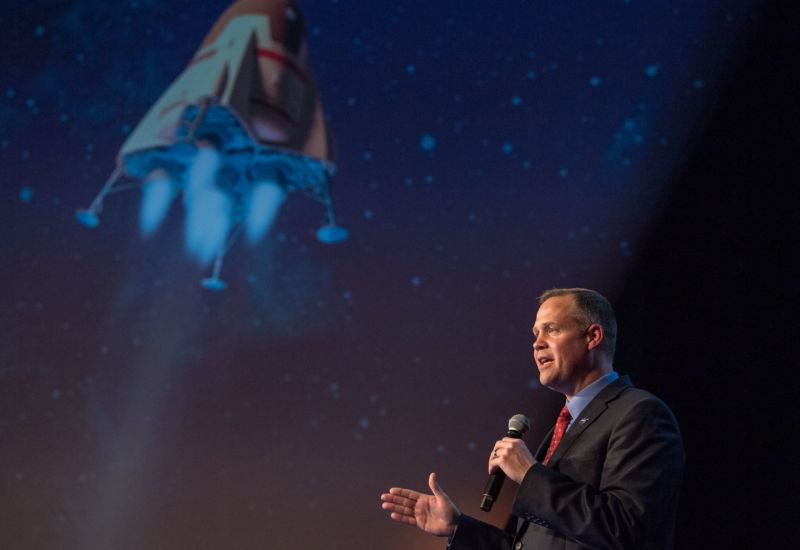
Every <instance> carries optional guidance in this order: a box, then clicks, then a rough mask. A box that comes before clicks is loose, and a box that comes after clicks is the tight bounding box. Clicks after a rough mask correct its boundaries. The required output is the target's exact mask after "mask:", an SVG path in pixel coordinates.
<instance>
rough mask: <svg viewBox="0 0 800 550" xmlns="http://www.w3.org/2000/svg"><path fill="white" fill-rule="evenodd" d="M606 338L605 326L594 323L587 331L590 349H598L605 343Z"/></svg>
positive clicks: (587, 342)
mask: <svg viewBox="0 0 800 550" xmlns="http://www.w3.org/2000/svg"><path fill="white" fill-rule="evenodd" d="M604 338H605V332H604V331H603V325H601V324H599V323H592V324H591V325H589V326H588V327H587V329H586V346H587V348H588V349H590V350H592V349H594V348H596V347H598V346H599V345H600V344H601V343H603V339H604Z"/></svg>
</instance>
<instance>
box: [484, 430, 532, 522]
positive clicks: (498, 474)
mask: <svg viewBox="0 0 800 550" xmlns="http://www.w3.org/2000/svg"><path fill="white" fill-rule="evenodd" d="M506 437H513V438H514V439H520V438H521V437H522V434H521V433H519V432H518V431H517V430H508V433H507V434H506ZM505 480H506V473H505V472H504V471H503V470H501V469H500V468H495V469H494V470H492V473H491V474H489V479H487V480H486V487H484V488H483V495H481V510H483V511H484V512H489V511H491V509H492V506H494V502H495V501H496V500H497V496H498V495H499V494H500V489H502V487H503V482H504V481H505Z"/></svg>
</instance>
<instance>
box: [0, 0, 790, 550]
mask: <svg viewBox="0 0 800 550" xmlns="http://www.w3.org/2000/svg"><path fill="white" fill-rule="evenodd" d="M3 11H4V15H3V16H2V18H3V25H2V27H3V29H4V30H3V31H2V32H0V35H2V40H3V51H4V61H3V63H2V64H0V177H2V186H0V191H2V193H3V195H2V201H0V204H2V208H3V213H2V219H3V221H4V223H5V226H6V227H7V228H8V231H7V232H6V234H5V243H4V244H3V248H4V250H5V252H4V254H3V259H4V261H3V262H2V263H1V264H0V265H1V266H2V267H1V268H0V269H1V270H2V271H1V273H2V275H0V277H2V278H1V279H0V289H2V290H0V296H2V302H0V305H2V315H0V334H2V345H0V388H2V389H0V392H2V393H0V449H2V451H0V495H2V496H1V497H0V549H6V548H8V549H13V550H28V549H31V550H33V549H36V550H41V549H62V550H63V549H66V550H71V549H76V550H77V549H80V550H87V549H115V550H134V549H159V550H161V549H163V550H173V549H186V548H193V549H220V548H235V549H256V548H260V549H263V548H269V549H286V550H295V549H301V548H315V549H325V550H336V549H339V550H370V549H374V548H380V549H382V550H401V549H402V550H407V549H412V548H413V549H415V550H434V549H443V548H444V547H445V546H446V544H447V543H446V541H447V539H446V538H439V537H430V536H426V535H424V534H421V533H419V532H418V531H419V529H416V528H413V527H410V526H407V525H399V524H398V523H397V522H394V521H391V519H390V518H389V517H387V514H386V512H385V510H383V509H382V508H381V503H380V502H379V497H380V495H381V494H382V493H384V492H385V491H387V490H388V489H389V488H390V487H410V488H414V489H415V490H419V491H428V490H429V489H428V480H429V477H428V476H429V474H430V473H431V472H436V474H437V479H438V480H439V482H440V483H441V485H442V487H445V488H446V489H447V494H448V495H450V497H451V498H452V499H453V500H454V501H455V502H457V503H458V504H459V506H460V507H461V511H462V512H463V513H464V514H467V515H469V516H472V517H477V518H480V519H482V520H484V521H486V522H490V523H492V524H493V525H496V526H501V527H502V526H503V525H504V524H505V522H506V520H507V519H508V514H509V513H510V511H511V510H512V502H513V499H514V486H513V483H512V481H508V480H507V481H506V482H505V483H506V485H505V488H504V489H503V492H502V493H501V494H500V496H499V497H498V498H497V499H496V502H495V501H493V507H492V509H491V511H489V512H486V511H482V510H481V508H480V504H481V498H480V497H481V495H480V489H481V487H482V486H483V484H484V482H485V480H486V475H487V471H486V469H487V457H488V456H489V453H490V451H491V450H492V445H493V444H494V443H495V442H496V441H497V439H498V438H499V437H502V435H503V434H504V433H506V426H507V425H508V419H509V418H513V417H514V415H517V414H522V415H524V416H525V417H526V418H528V419H529V420H530V423H529V424H530V429H527V426H526V432H525V433H524V435H522V436H521V437H523V438H524V441H526V442H527V445H528V446H529V447H533V448H535V447H536V445H538V443H539V442H540V441H541V440H542V438H543V437H544V436H545V434H547V433H548V432H549V430H550V429H551V428H552V427H553V423H554V422H555V419H556V417H557V416H558V411H559V409H561V407H562V405H563V404H564V396H563V395H560V394H558V393H555V392H553V391H551V390H550V389H548V388H547V387H543V386H542V384H541V383H540V378H539V372H538V370H537V367H536V366H535V365H534V363H533V359H532V353H531V346H532V340H533V337H532V326H533V324H534V322H535V319H536V314H537V308H538V303H537V297H538V296H539V295H540V294H541V293H542V292H544V291H546V290H548V289H551V288H554V287H588V288H594V289H597V290H598V291H600V292H601V293H603V294H604V295H605V296H607V297H608V298H609V299H610V300H611V302H612V303H613V304H614V305H615V307H616V306H617V304H621V305H625V304H627V309H626V308H624V307H620V308H619V311H620V312H622V313H620V314H619V319H620V331H619V333H620V336H619V343H618V346H617V349H618V352H617V357H618V358H619V360H618V363H617V364H616V366H615V368H616V369H617V370H618V371H619V372H620V373H621V374H623V375H625V374H630V375H631V377H632V378H633V379H634V381H635V382H636V384H637V386H638V385H641V387H643V388H645V389H648V390H651V389H652V390H653V393H655V394H657V395H659V396H661V395H666V397H664V400H665V402H668V403H669V404H670V405H671V406H672V407H673V410H675V411H676V416H677V418H678V422H679V424H680V426H681V429H684V430H686V431H687V434H688V435H685V440H686V441H687V456H689V457H690V459H691V460H694V461H695V462H692V463H689V466H690V467H695V466H693V465H696V464H697V463H698V462H697V461H698V460H699V458H698V457H699V456H701V453H700V452H698V451H697V450H694V449H692V448H690V447H689V443H690V442H691V441H692V437H693V433H694V432H693V431H692V430H695V431H698V430H700V427H699V426H700V424H701V423H698V422H692V421H691V417H690V418H689V419H687V417H686V414H685V412H683V413H682V412H681V411H682V409H681V407H684V409H683V411H685V410H686V408H688V405H686V403H687V402H688V401H689V400H690V399H693V398H694V397H693V396H694V395H695V393H697V392H700V391H701V390H702V389H704V388H707V387H709V385H706V386H703V385H702V384H700V383H697V384H694V385H693V387H692V388H689V389H685V390H680V391H678V390H674V391H672V393H669V391H662V392H661V393H659V391H658V390H660V389H661V390H663V386H662V387H661V388H660V387H659V384H662V383H666V384H669V383H672V384H673V385H672V386H669V388H673V389H674V388H675V387H676V386H677V384H678V381H685V380H687V379H690V378H692V376H694V374H695V373H696V371H695V370H692V369H697V370H700V369H698V368H697V366H696V365H693V364H691V361H690V360H689V359H687V358H686V356H687V355H692V354H694V353H697V352H698V351H697V350H703V349H707V348H708V346H706V345H705V342H702V343H698V344H697V345H696V346H685V347H684V348H683V349H681V350H679V351H674V350H672V349H670V350H668V351H665V350H662V349H660V348H659V349H653V346H652V345H651V343H650V342H651V341H650V340H648V341H647V342H645V341H644V340H639V339H637V337H635V336H632V335H634V334H637V335H638V334H640V333H641V332H643V331H644V328H643V323H638V322H637V319H638V317H636V316H632V315H631V314H630V311H634V312H638V313H639V314H641V315H644V314H651V315H657V314H658V313H659V312H660V311H661V309H660V308H662V307H667V306H669V303H670V300H669V299H664V300H663V302H659V303H656V302H654V301H647V300H636V299H634V298H631V297H630V296H631V294H630V293H631V292H633V290H635V289H639V290H640V291H642V292H644V291H643V290H642V289H649V288H651V287H652V288H658V289H661V288H662V287H668V286H669V283H668V282H667V283H664V284H662V280H661V279H656V276H655V275H653V276H652V277H650V278H648V277H640V278H638V279H637V280H636V281H633V280H632V276H631V275H630V274H631V273H635V272H636V271H635V270H637V269H642V268H641V266H642V265H643V263H642V262H644V261H645V259H646V258H648V257H649V256H647V254H649V253H650V251H651V250H653V249H652V247H650V246H649V245H648V243H651V242H652V239H654V238H655V237H654V235H655V236H657V235H659V233H658V231H659V229H660V228H661V227H662V225H661V224H662V223H663V220H664V219H667V218H669V217H670V216H672V218H676V215H675V214H674V212H675V210H671V208H673V207H672V206H671V205H672V204H673V201H674V200H676V199H674V197H676V196H679V194H678V190H679V189H684V188H685V187H686V186H687V185H688V184H683V183H682V182H683V179H681V178H682V177H683V175H684V174H687V173H691V172H692V170H691V166H692V165H691V164H689V163H690V161H691V159H692V158H694V156H693V155H695V154H696V153H695V149H694V148H695V147H696V146H697V144H698V143H707V142H709V141H710V142H714V143H717V142H721V140H722V138H719V139H716V138H715V139H711V138H704V134H703V131H704V129H705V128H706V127H708V125H709V124H710V123H711V122H713V121H714V120H715V119H714V117H715V116H716V115H715V113H716V112H717V111H715V109H717V108H718V107H717V106H718V105H719V104H720V102H721V101H722V100H723V99H724V98H725V97H726V95H725V94H724V92H725V90H727V89H728V88H729V87H730V86H732V85H733V84H732V83H735V82H736V78H734V77H733V76H732V75H733V74H734V69H735V68H736V67H738V63H739V62H740V60H741V59H742V58H743V57H742V56H743V55H744V54H743V53H742V52H747V51H748V50H747V47H746V46H747V44H746V42H745V41H744V38H742V37H745V38H746V37H747V36H750V34H748V33H752V31H751V30H749V29H751V28H754V25H755V24H756V23H757V22H758V21H759V20H758V19H757V18H756V16H755V15H754V14H757V11H755V8H754V5H753V3H752V2H749V1H747V0H731V1H725V2H722V1H719V0H671V1H663V2H662V1H659V2H650V1H640V0H607V1H605V0H604V1H602V2H591V3H587V2H583V1H577V0H575V1H572V0H565V1H559V2H536V1H531V0H509V1H503V2H485V1H478V0H440V1H436V2H420V1H411V0H385V1H384V0H378V1H371V2H356V1H355V0H235V1H234V0H209V1H206V2H194V1H188V0H159V1H156V0H121V1H114V2H105V1H100V0H71V1H69V2H63V1H56V0H40V1H36V2H23V1H20V0H12V1H11V3H10V4H8V3H7V4H6V5H4V10H3ZM758 13H760V12H758ZM754 22H755V23H754ZM787 51H788V50H787ZM753 88H754V89H755V88H757V86H755V85H754V86H753ZM743 111H746V110H743ZM747 114H748V113H747V112H743V115H742V116H744V115H747ZM710 121H711V122H710ZM726 135H731V132H727V133H726V132H720V136H722V137H725V136H726ZM759 135H761V134H759ZM764 135H766V133H765V134H764ZM716 137H719V136H716ZM704 140H705V141H704ZM746 156H747V155H739V157H738V158H741V159H744V160H741V162H745V160H746V159H745V157H746ZM707 157H709V158H710V156H708V155H707ZM687 166H689V168H687ZM741 172H742V174H749V172H747V170H741ZM708 173H712V174H713V173H714V172H713V170H709V172H708ZM708 173H703V172H701V171H697V174H698V175H697V176H696V177H697V180H696V181H698V182H699V183H696V184H695V183H694V182H695V180H691V182H690V183H691V184H692V185H695V187H693V188H691V191H692V192H695V188H696V189H697V191H696V192H697V194H698V196H700V195H701V192H702V190H703V189H704V187H703V184H702V182H701V181H700V178H701V176H702V177H703V178H706V179H708V178H709V176H708ZM742 177H744V175H743V176H742ZM748 177H749V176H748ZM753 179H754V180H758V181H759V182H761V181H762V180H761V179H758V178H756V177H753ZM764 181H766V180H764ZM676 182H677V183H676ZM679 184H680V185H679ZM759 185H761V183H759ZM689 187H691V186H689ZM707 195H708V197H711V198H710V199H709V201H712V202H713V204H715V205H720V207H722V206H725V205H726V204H731V203H733V202H734V199H735V198H736V196H737V195H735V194H733V193H731V194H726V193H718V194H716V193H711V192H710V191H709V192H708V193H707ZM692 197H693V195H692ZM688 202H689V203H691V201H688ZM665 213H666V214H665ZM698 218H702V217H701V216H698ZM729 218H733V217H732V216H726V215H719V216H716V217H713V216H710V217H709V219H710V220H712V222H713V223H717V224H723V223H730V224H734V223H735V221H736V220H733V221H731V220H729ZM753 218H754V219H756V218H758V217H757V216H754V217H753ZM702 219H703V220H705V218H702ZM759 219H760V218H759ZM703 223H705V221H703ZM713 223H710V225H709V227H711V229H707V228H706V227H705V226H703V227H702V228H701V230H698V231H686V232H685V233H683V234H680V235H679V236H677V237H675V238H672V239H671V240H669V239H667V241H668V242H669V246H667V247H665V248H666V250H667V252H665V256H664V257H666V258H667V260H669V261H674V262H684V261H687V262H688V261H689V260H690V259H691V258H692V255H691V254H688V253H682V252H681V250H685V249H690V247H692V246H694V243H699V242H703V240H704V239H707V238H708V235H709V234H712V233H714V229H713V228H714V227H717V226H714V225H713ZM719 227H722V225H719ZM727 227H728V226H725V229H724V230H723V229H719V230H718V231H719V233H725V234H726V237H727V234H728V233H729V232H730V231H728V229H727ZM735 227H738V226H735ZM731 242H732V243H734V244H735V243H736V242H738V241H736V239H731ZM731 246H733V244H732V245H731ZM680 247H685V248H680ZM717 248H718V249H719V250H728V249H727V248H725V247H724V246H721V247H717ZM731 256H734V254H733V253H731ZM742 257H744V258H745V260H742V261H743V262H745V261H746V258H747V257H746V256H742ZM736 258H737V260H736V261H738V259H739V256H736ZM653 263H657V261H656V260H653ZM667 263H668V262H667V261H666V260H665V261H664V264H665V265H666V264H667ZM659 270H661V271H659ZM686 271H687V272H688V271H690V268H689V267H687V269H686ZM691 271H692V272H693V273H694V274H695V275H697V274H698V273H699V274H702V273H704V272H705V270H704V269H694V270H691ZM720 271H721V272H724V273H726V275H725V277H727V276H728V275H727V274H728V273H733V274H734V275H735V273H737V271H736V269H732V270H730V271H728V270H722V269H720ZM654 272H655V273H663V274H664V275H663V277H664V278H665V279H666V278H667V274H671V273H672V272H669V271H668V270H666V268H663V269H662V266H661V265H660V264H659V265H658V269H654ZM734 275H732V276H731V280H733V277H734ZM698 276H701V275H698ZM721 278H724V277H721ZM636 285H639V286H636ZM647 285H650V286H647ZM696 286H697V288H701V289H703V291H705V289H706V288H713V285H704V284H701V283H698V284H697V285H696ZM632 289H633V290H632ZM675 292H676V293H679V292H683V290H682V289H677V290H675ZM683 294H684V295H688V294H687V293H686V292H683ZM673 302H674V301H673ZM626 312H627V313H626ZM703 312H704V315H706V316H713V312H714V308H712V307H708V308H706V309H705V310H703ZM708 312H711V313H708ZM676 315H678V314H676ZM679 316H681V317H680V319H678V320H677V321H676V322H675V323H674V326H672V328H670V330H669V332H670V334H669V338H668V337H667V336H664V335H663V334H660V335H659V337H661V338H663V339H671V338H673V337H674V336H675V333H687V332H692V328H691V327H687V321H686V319H693V318H694V317H703V315H700V314H695V313H694V312H692V311H689V312H683V311H681V312H680V315H679ZM709 325H714V326H717V325H719V326H722V324H721V323H712V322H709ZM637 331H639V332H637ZM701 332H702V331H697V334H698V336H697V338H698V339H699V338H700V336H699V334H700V333H701ZM654 337H655V336H654ZM637 353H638V354H641V356H647V357H649V356H648V355H647V354H652V356H654V357H657V358H661V357H662V356H663V357H664V358H669V360H671V361H672V362H673V363H674V368H675V371H674V372H673V371H671V370H670V371H669V372H667V370H665V369H661V370H659V369H655V368H654V369H650V362H649V358H647V359H642V358H641V356H640V355H636V354H637ZM631 357H633V359H631ZM626 358H627V359H626ZM664 360H666V359H664ZM715 364H716V363H715ZM713 368H718V369H723V368H728V367H727V363H725V362H719V364H718V366H715V367H706V366H705V365H704V366H703V369H711V370H709V372H711V371H712V370H713ZM714 372H716V371H714ZM690 373H692V374H691V375H690ZM708 376H709V377H710V376H711V375H710V374H708ZM665 381H666V382H665ZM682 391H685V392H687V393H681V392H682ZM692 392H694V393H692ZM698 399H699V398H698ZM714 408H718V409H726V410H727V409H731V408H732V407H729V406H728V404H727V403H715V404H714ZM703 410H704V411H705V408H704V409H703ZM681 414H683V416H681ZM520 434H522V432H520ZM689 471H691V470H689ZM685 487H686V494H687V495H692V494H694V495H696V494H697V491H698V488H697V487H692V486H691V484H688V483H687V484H686V485H685ZM692 491H694V493H692ZM687 498H688V497H687ZM730 500H734V499H730ZM690 504H691V502H690ZM681 506H684V504H682V505H681ZM680 510H688V511H689V512H692V511H694V510H695V508H691V507H690V508H681V509H680ZM680 513H684V512H683V511H680ZM679 517H681V516H680V515H679ZM692 529H694V531H692ZM698 529H700V528H699V527H696V526H691V525H688V524H686V523H684V524H680V525H679V526H678V528H677V534H676V537H677V538H676V540H677V541H681V540H696V538H693V537H699V536H700V535H697V532H698V531H697V530H698ZM681 537H683V538H681ZM676 547H680V545H676ZM685 547H687V548H689V547H691V545H687V546H685Z"/></svg>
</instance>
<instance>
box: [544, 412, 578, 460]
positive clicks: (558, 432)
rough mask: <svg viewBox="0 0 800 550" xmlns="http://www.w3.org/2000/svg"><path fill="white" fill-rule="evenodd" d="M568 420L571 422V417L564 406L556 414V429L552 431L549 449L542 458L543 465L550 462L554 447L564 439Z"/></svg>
mask: <svg viewBox="0 0 800 550" xmlns="http://www.w3.org/2000/svg"><path fill="white" fill-rule="evenodd" d="M570 420H572V415H570V414H569V409H568V408H567V405H566V404H565V405H564V408H562V409H561V412H560V413H558V420H556V427H555V428H554V429H553V438H552V439H551V440H550V447H548V448H547V454H546V455H545V456H544V461H543V464H545V465H547V463H548V462H549V461H550V457H551V456H553V451H555V450H556V447H558V444H559V443H560V442H561V438H562V437H564V432H566V431H567V426H569V421H570Z"/></svg>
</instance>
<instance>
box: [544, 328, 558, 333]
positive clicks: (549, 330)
mask: <svg viewBox="0 0 800 550" xmlns="http://www.w3.org/2000/svg"><path fill="white" fill-rule="evenodd" d="M547 332H548V333H550V334H554V333H556V332H558V329H557V328H556V327H547Z"/></svg>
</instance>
